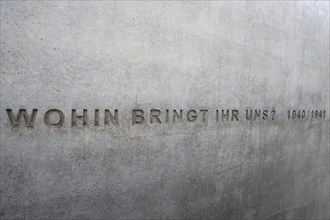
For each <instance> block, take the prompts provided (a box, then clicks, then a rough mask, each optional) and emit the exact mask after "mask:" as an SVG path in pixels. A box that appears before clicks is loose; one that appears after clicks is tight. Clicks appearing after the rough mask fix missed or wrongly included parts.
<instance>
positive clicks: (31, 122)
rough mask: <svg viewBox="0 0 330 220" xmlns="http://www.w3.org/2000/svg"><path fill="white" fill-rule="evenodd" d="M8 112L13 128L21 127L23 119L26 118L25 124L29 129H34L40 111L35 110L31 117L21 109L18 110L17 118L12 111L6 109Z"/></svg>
mask: <svg viewBox="0 0 330 220" xmlns="http://www.w3.org/2000/svg"><path fill="white" fill-rule="evenodd" d="M6 111H7V114H8V117H9V121H10V123H11V125H12V126H13V127H18V126H19V125H20V123H21V121H22V117H24V121H25V124H26V125H27V126H28V127H33V125H34V122H35V120H36V115H37V111H38V109H33V110H32V115H31V116H29V115H28V114H27V112H26V110H25V109H20V110H18V113H17V116H16V117H15V116H14V114H13V111H12V110H11V109H6Z"/></svg>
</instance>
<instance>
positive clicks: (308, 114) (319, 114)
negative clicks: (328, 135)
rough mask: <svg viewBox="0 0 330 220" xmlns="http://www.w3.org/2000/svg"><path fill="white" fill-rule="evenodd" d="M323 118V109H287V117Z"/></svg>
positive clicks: (290, 118)
mask: <svg viewBox="0 0 330 220" xmlns="http://www.w3.org/2000/svg"><path fill="white" fill-rule="evenodd" d="M322 118H325V110H289V111H288V119H289V120H292V119H322Z"/></svg>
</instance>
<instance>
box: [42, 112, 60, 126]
mask: <svg viewBox="0 0 330 220" xmlns="http://www.w3.org/2000/svg"><path fill="white" fill-rule="evenodd" d="M52 113H57V114H58V115H59V116H60V120H59V121H58V122H57V123H51V122H50V120H49V116H50V115H51V114H52ZM44 120H45V124H46V125H47V126H48V127H51V126H55V127H61V126H62V125H63V123H64V114H63V112H62V111H60V110H58V109H49V110H48V111H47V112H46V113H45V116H44Z"/></svg>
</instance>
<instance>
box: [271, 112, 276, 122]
mask: <svg viewBox="0 0 330 220" xmlns="http://www.w3.org/2000/svg"><path fill="white" fill-rule="evenodd" d="M271 114H272V120H274V118H275V114H276V112H275V110H272V111H271Z"/></svg>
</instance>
